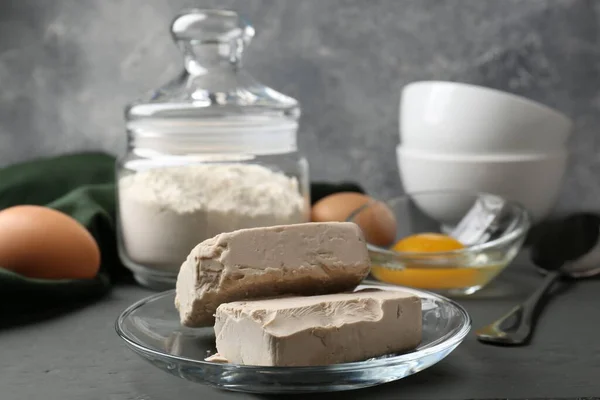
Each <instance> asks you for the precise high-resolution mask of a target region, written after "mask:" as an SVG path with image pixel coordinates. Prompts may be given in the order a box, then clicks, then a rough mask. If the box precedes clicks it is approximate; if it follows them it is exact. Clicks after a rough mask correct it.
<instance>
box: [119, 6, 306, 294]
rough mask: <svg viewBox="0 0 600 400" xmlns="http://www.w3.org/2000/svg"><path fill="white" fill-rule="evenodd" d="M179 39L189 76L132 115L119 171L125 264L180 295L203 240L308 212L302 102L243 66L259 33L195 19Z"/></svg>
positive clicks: (225, 14) (301, 218)
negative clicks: (184, 269)
mask: <svg viewBox="0 0 600 400" xmlns="http://www.w3.org/2000/svg"><path fill="white" fill-rule="evenodd" d="M171 32H172V35H173V38H174V40H175V42H176V43H177V45H178V46H179V48H180V49H181V51H182V53H183V57H184V65H185V68H184V70H183V72H182V73H181V74H180V75H179V76H178V77H177V78H175V79H174V80H172V81H171V82H170V83H168V84H167V85H165V86H163V87H161V88H160V89H158V90H155V91H153V92H152V93H150V94H149V95H148V96H147V97H145V98H143V99H141V100H138V101H136V102H134V103H132V104H130V105H129V106H128V107H127V109H126V115H125V116H126V124H127V137H128V145H127V152H126V154H125V155H124V156H123V157H122V158H120V159H119V161H118V165H117V182H118V183H117V200H118V202H117V203H118V214H117V220H118V221H117V222H118V240H119V254H120V257H121V260H122V262H123V263H124V264H125V266H126V267H128V268H129V269H130V270H131V271H132V272H133V273H134V276H135V279H136V280H137V281H138V282H139V283H140V284H142V285H144V286H147V287H151V288H154V289H160V290H162V289H165V288H170V287H173V286H174V284H175V281H176V278H177V273H178V271H179V268H180V266H181V264H182V263H183V261H185V259H186V257H187V255H188V254H189V253H190V251H191V250H192V249H193V248H194V247H195V246H196V245H197V244H198V243H200V242H202V241H204V240H206V239H208V238H211V237H213V236H215V235H217V234H219V233H221V232H228V231H233V230H236V229H241V228H251V227H258V226H272V225H282V224H292V223H300V222H306V221H308V219H309V214H310V201H309V196H310V193H309V181H308V164H307V162H306V159H305V158H303V157H302V156H301V155H300V154H299V153H298V150H297V145H296V133H297V129H298V118H299V116H300V108H299V105H298V103H297V101H296V100H294V99H292V98H290V97H287V96H285V95H283V94H281V93H278V92H276V91H275V90H273V89H271V88H268V87H266V86H264V85H262V84H260V83H259V82H257V81H256V80H255V79H253V78H252V77H251V76H250V75H248V74H247V73H246V72H245V71H244V70H243V69H242V68H241V63H240V60H241V56H242V53H243V51H244V49H245V47H246V46H247V45H248V43H249V42H250V39H251V38H252V37H253V35H254V30H253V28H252V27H251V26H250V25H248V24H246V23H244V22H243V21H242V20H241V19H240V18H239V17H238V15H237V14H236V13H235V12H232V11H222V10H190V11H187V12H184V13H182V14H180V15H179V16H177V17H176V18H175V19H174V21H173V23H172V25H171Z"/></svg>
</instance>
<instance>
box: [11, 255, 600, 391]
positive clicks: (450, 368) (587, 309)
mask: <svg viewBox="0 0 600 400" xmlns="http://www.w3.org/2000/svg"><path fill="white" fill-rule="evenodd" d="M540 279H541V277H540V276H539V275H538V274H537V273H536V272H535V271H534V270H533V269H532V268H531V267H530V266H529V265H527V262H526V261H524V260H519V261H518V262H516V263H514V264H513V266H511V267H510V268H509V269H508V270H506V271H505V272H504V273H503V274H502V276H501V277H500V278H499V279H498V280H496V281H495V282H494V283H493V284H492V285H491V286H490V287H489V288H487V289H486V290H484V291H482V292H480V293H479V294H477V295H475V296H473V297H472V298H468V299H462V300H460V303H461V304H463V305H464V306H465V307H466V309H467V310H468V311H469V313H470V314H471V316H472V318H473V321H474V326H475V327H477V326H480V325H482V324H485V323H487V322H490V321H491V320H492V319H494V318H495V317H497V316H499V315H501V314H502V313H504V312H505V311H507V310H508V309H509V308H510V307H511V306H512V305H513V304H514V303H515V302H517V301H519V300H521V299H523V298H524V297H525V296H526V295H527V294H528V293H529V292H530V291H531V290H532V289H533V288H534V287H535V285H536V284H538V283H539V282H540ZM151 293H152V292H150V291H148V290H145V289H142V288H140V287H137V286H118V287H116V288H115V289H114V290H113V292H112V293H111V294H110V295H109V296H108V297H106V298H104V299H102V300H100V301H98V302H96V303H94V304H91V305H89V306H86V307H84V308H82V309H78V310H76V311H72V312H69V313H67V314H64V315H62V316H58V317H56V318H52V319H48V320H45V321H40V322H37V323H34V324H29V325H26V326H19V327H12V328H8V329H3V330H0V399H2V400H24V399H44V400H58V399H61V400H70V399H110V400H121V399H135V400H175V399H177V400H192V399H193V400H197V399H252V398H255V399H262V398H264V399H268V398H272V397H273V396H260V395H249V394H240V393H230V392H225V391H220V390H217V389H213V388H210V387H205V386H203V385H199V384H194V383H190V382H187V381H184V380H182V379H179V378H176V377H173V376H170V375H168V374H166V373H164V372H162V371H160V370H158V369H156V368H155V367H153V366H152V365H150V364H148V363H146V362H145V361H143V360H142V359H141V358H139V357H138V356H137V355H135V354H134V353H132V352H131V351H130V350H128V349H127V348H126V347H125V345H124V344H123V343H122V342H121V340H120V339H119V338H118V337H117V335H116V334H115V331H114V321H115V319H116V317H117V316H118V314H119V313H120V312H121V311H122V310H123V309H124V308H126V307H127V306H128V305H130V304H131V303H133V302H135V301H136V300H139V299H141V298H143V297H145V296H148V295H149V294H151ZM599 306H600V281H599V280H595V281H585V282H579V283H577V284H575V285H572V286H569V287H568V288H565V289H564V290H561V293H559V294H558V295H557V296H556V297H554V298H553V299H552V300H551V302H550V304H549V305H548V308H547V310H546V312H545V313H544V314H542V316H541V320H540V324H539V327H538V330H537V334H536V336H535V337H534V340H533V341H532V343H531V344H530V345H529V346H527V347H521V348H501V347H493V346H487V345H483V344H480V343H479V342H477V341H476V340H475V337H474V335H473V334H472V333H471V334H470V335H469V337H468V338H467V340H466V341H465V342H464V343H463V344H462V345H461V346H459V347H458V348H457V349H456V350H455V351H454V352H453V353H452V354H450V355H449V356H448V357H447V358H446V359H445V360H443V361H442V362H440V363H439V364H437V365H435V366H433V367H432V368H430V369H428V370H425V371H423V372H421V373H418V374H416V375H413V376H411V377H408V378H406V379H403V380H401V381H398V382H395V383H390V384H386V385H383V386H379V387H375V388H369V389H364V390H358V391H354V392H344V393H338V394H334V395H331V394H323V395H311V398H313V399H317V400H318V399H332V398H334V399H335V398H340V399H341V398H344V399H348V398H352V399H370V400H377V399H475V398H477V399H492V398H493V399H496V398H511V399H522V398H576V397H585V396H588V397H591V396H600V375H599V373H600V311H599V308H600V307H599ZM298 397H299V398H303V397H305V396H298Z"/></svg>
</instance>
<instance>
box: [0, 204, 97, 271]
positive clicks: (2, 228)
mask: <svg viewBox="0 0 600 400" xmlns="http://www.w3.org/2000/svg"><path fill="white" fill-rule="evenodd" d="M0 267H3V268H6V269H8V270H11V271H14V272H16V273H18V274H21V275H24V276H27V277H30V278H40V279H91V278H93V277H94V276H96V274H97V273H98V269H99V268H100V249H99V248H98V244H97V243H96V241H95V240H94V238H93V237H92V235H91V234H90V233H89V232H88V231H87V229H85V227H84V226H83V225H81V224H80V223H79V222H77V221H76V220H75V219H73V218H71V217H70V216H68V215H66V214H63V213H61V212H59V211H56V210H53V209H50V208H47V207H40V206H15V207H10V208H7V209H5V210H2V211H0Z"/></svg>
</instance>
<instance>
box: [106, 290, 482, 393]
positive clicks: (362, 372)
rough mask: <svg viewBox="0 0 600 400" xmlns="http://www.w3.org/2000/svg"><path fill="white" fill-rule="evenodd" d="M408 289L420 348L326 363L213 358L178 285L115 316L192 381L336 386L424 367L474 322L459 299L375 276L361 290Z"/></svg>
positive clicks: (260, 387) (145, 352)
mask: <svg viewBox="0 0 600 400" xmlns="http://www.w3.org/2000/svg"><path fill="white" fill-rule="evenodd" d="M366 288H379V289H385V290H402V291H406V292H409V293H413V294H415V295H417V296H419V297H420V298H421V302H422V305H423V340H422V342H421V345H420V346H419V347H418V348H417V349H416V350H414V351H411V352H409V353H404V354H390V355H386V356H383V357H378V358H373V359H370V360H366V361H360V362H352V363H346V364H336V365H329V366H320V367H258V366H246V365H235V364H221V363H214V362H207V361H204V359H205V358H206V357H207V356H209V355H212V354H214V353H215V352H216V349H215V336H214V331H213V328H212V327H210V328H200V329H198V328H186V327H183V326H181V325H180V323H179V314H178V312H177V310H176V309H175V306H174V298H175V291H174V290H170V291H167V292H163V293H159V294H156V295H153V296H150V297H147V298H145V299H143V300H141V301H138V302H137V303H135V304H133V305H132V306H130V307H129V308H127V309H126V310H125V311H123V313H121V315H120V316H119V318H118V319H117V323H116V329H117V333H118V334H119V336H120V337H121V338H122V339H123V340H124V341H125V343H126V344H127V345H128V346H129V347H130V348H131V349H132V350H133V351H134V352H136V353H137V354H139V355H140V356H141V357H143V358H144V359H145V360H147V361H149V362H150V363H152V364H153V365H155V366H156V367H158V368H160V369H162V370H163V371H166V372H168V373H170V374H172V375H175V376H178V377H180V378H183V379H187V380H189V381H192V382H198V383H204V384H208V385H211V386H215V387H219V388H222V389H228V390H234V391H240V392H249V393H303V392H304V393H308V392H332V391H340V390H351V389H358V388H363V387H368V386H375V385H379V384H382V383H386V382H391V381H394V380H398V379H402V378H404V377H406V376H408V375H412V374H414V373H416V372H419V371H422V370H424V369H425V368H428V367H430V366H432V365H433V364H435V363H437V362H438V361H440V360H442V359H443V358H444V357H446V356H447V355H448V354H449V353H450V352H451V351H452V350H454V349H455V348H456V346H458V345H459V344H460V343H461V342H462V341H463V339H464V338H465V336H466V335H467V333H468V332H469V329H470V328H471V319H470V318H469V315H468V314H467V312H466V311H465V310H464V309H463V308H462V307H461V306H460V305H458V304H457V303H455V302H453V301H451V300H449V299H446V298H444V297H442V296H439V295H436V294H433V293H429V292H425V291H421V290H416V289H409V288H403V287H398V286H387V285H381V284H376V283H373V284H371V283H369V284H364V285H361V286H359V287H358V288H357V289H366Z"/></svg>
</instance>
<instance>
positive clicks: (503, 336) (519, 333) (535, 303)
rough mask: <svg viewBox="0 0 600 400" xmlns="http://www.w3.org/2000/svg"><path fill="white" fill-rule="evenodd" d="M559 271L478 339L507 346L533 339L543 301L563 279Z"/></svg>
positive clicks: (482, 329)
mask: <svg viewBox="0 0 600 400" xmlns="http://www.w3.org/2000/svg"><path fill="white" fill-rule="evenodd" d="M561 275H562V274H561V273H560V272H559V271H551V272H549V273H548V274H547V275H546V277H545V279H544V281H543V282H542V284H541V285H540V286H539V287H538V288H537V289H536V291H535V292H534V293H533V294H532V295H531V296H529V298H527V300H525V301H524V302H523V303H522V304H520V305H518V306H516V307H515V308H513V309H512V310H511V311H510V312H509V313H508V314H506V315H504V316H503V317H502V318H500V319H499V320H497V321H496V322H493V323H491V324H490V325H487V326H485V327H483V328H481V329H479V330H477V331H476V332H475V334H476V335H477V339H479V341H481V342H483V343H491V344H500V345H505V346H521V345H524V344H526V343H527V342H528V341H529V339H530V338H531V334H532V333H533V328H534V325H535V316H536V315H537V311H538V309H539V308H540V306H541V304H542V303H541V300H542V299H543V298H544V295H545V294H546V293H547V292H548V290H549V289H550V288H551V287H552V285H553V284H554V283H555V282H556V281H557V280H558V279H559V278H560V277H561Z"/></svg>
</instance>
